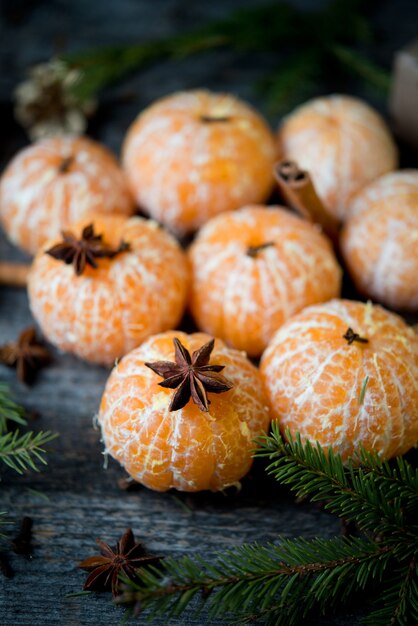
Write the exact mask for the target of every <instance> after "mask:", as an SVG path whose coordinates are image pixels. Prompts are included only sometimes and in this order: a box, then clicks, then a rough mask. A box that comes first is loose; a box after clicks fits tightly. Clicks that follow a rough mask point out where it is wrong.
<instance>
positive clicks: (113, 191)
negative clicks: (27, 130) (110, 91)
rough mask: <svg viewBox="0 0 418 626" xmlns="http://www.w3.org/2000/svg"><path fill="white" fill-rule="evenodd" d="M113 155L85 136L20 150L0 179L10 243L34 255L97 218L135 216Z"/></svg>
mask: <svg viewBox="0 0 418 626" xmlns="http://www.w3.org/2000/svg"><path fill="white" fill-rule="evenodd" d="M134 210H135V209H134V202H133V198H132V196H131V194H130V192H129V189H128V185H127V182H126V178H125V175H124V173H123V172H122V170H121V169H120V168H119V165H118V164H117V161H116V159H115V157H114V156H113V154H112V153H111V152H110V151H109V150H108V149H107V148H105V147H104V146H102V145H100V144H99V143H97V142H95V141H92V140H91V139H87V138H86V137H54V138H51V139H45V140H43V141H40V142H38V143H35V144H33V145H31V146H28V147H27V148H24V149H23V150H21V151H20V152H19V153H18V154H17V155H16V156H15V157H14V159H13V160H12V161H11V163H10V164H9V165H8V167H7V168H6V170H5V171H4V173H3V175H2V178H1V180H0V219H1V222H2V224H3V227H4V230H5V231H6V234H7V235H8V237H9V238H10V240H11V241H12V242H13V243H15V244H16V245H18V246H19V247H21V248H22V249H24V250H26V252H29V253H30V254H34V253H35V252H36V251H37V250H38V249H39V248H40V246H41V245H42V244H43V243H44V242H45V241H47V240H48V239H51V238H52V237H56V236H57V235H58V234H59V232H60V230H61V229H63V228H66V227H67V226H68V225H69V224H71V223H73V222H76V221H79V220H82V219H84V218H86V217H87V218H88V217H89V216H90V215H92V214H93V213H97V212H100V213H106V214H109V213H121V214H123V215H131V214H132V213H134Z"/></svg>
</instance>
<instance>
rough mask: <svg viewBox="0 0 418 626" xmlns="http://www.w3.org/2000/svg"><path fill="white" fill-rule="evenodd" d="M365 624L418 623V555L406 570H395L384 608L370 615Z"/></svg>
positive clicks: (405, 625)
mask: <svg viewBox="0 0 418 626" xmlns="http://www.w3.org/2000/svg"><path fill="white" fill-rule="evenodd" d="M405 616H408V617H405ZM364 623H365V624H366V625H368V626H387V625H388V624H389V625H390V626H392V625H393V626H407V624H417V623H418V553H417V554H415V555H414V556H413V557H412V559H411V561H410V563H409V564H408V566H407V568H406V570H405V568H397V569H395V570H394V572H393V574H392V577H391V580H390V582H389V585H388V588H387V590H386V592H385V598H384V606H383V607H379V608H376V609H375V610H374V611H372V612H371V613H369V615H368V616H367V617H366V618H365V619H364Z"/></svg>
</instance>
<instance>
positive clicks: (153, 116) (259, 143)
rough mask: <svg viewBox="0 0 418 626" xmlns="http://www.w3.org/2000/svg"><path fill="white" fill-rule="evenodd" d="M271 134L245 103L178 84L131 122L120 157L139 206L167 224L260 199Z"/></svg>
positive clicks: (267, 180) (190, 224)
mask: <svg viewBox="0 0 418 626" xmlns="http://www.w3.org/2000/svg"><path fill="white" fill-rule="evenodd" d="M275 158H276V147H275V143H274V137H273V135H272V133H271V131H270V129H269V128H268V126H267V124H266V122H265V121H264V120H263V119H262V118H261V116H260V115H259V114H258V113H257V112H256V111H255V110H253V109H252V108H251V107H250V106H249V105H247V104H245V103H244V102H241V101H240V100H238V99H237V98H234V97H233V96H230V95H227V94H214V93H211V92H209V91H204V90H201V91H190V92H180V93H176V94H173V95H171V96H168V97H166V98H163V99H162V100H159V101H158V102H156V103H154V104H153V105H152V106H151V107H149V108H148V109H146V110H145V111H144V112H143V113H142V114H141V115H140V116H139V117H138V118H137V120H136V121H135V122H134V123H133V124H132V126H131V128H130V129H129V132H128V134H127V137H126V139H125V143H124V147H123V165H124V168H125V170H126V172H127V175H128V178H129V181H130V185H131V189H132V191H133V194H134V196H135V198H136V200H137V202H138V204H139V205H140V206H142V208H143V209H144V210H145V211H147V212H148V213H149V214H150V215H151V216H152V217H153V218H155V219H156V220H158V221H159V222H162V223H163V224H165V225H166V226H168V227H169V228H170V229H171V230H172V231H173V232H175V233H177V234H179V235H184V234H186V233H189V232H192V231H194V230H196V229H197V228H199V227H200V226H201V225H202V224H204V223H205V222H206V221H207V220H209V219H210V218H211V217H213V216H214V215H217V214H218V213H221V212H224V211H229V210H233V209H237V208H239V207H241V206H243V205H244V204H248V203H252V202H263V201H264V200H266V199H267V197H268V195H269V193H270V192H271V190H272V187H273V164H274V161H275Z"/></svg>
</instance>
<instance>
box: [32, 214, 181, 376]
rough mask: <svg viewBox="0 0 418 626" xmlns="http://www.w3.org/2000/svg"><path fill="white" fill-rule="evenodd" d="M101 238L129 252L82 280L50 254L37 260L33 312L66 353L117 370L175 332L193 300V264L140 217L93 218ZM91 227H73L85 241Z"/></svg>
mask: <svg viewBox="0 0 418 626" xmlns="http://www.w3.org/2000/svg"><path fill="white" fill-rule="evenodd" d="M93 223H94V229H95V232H96V233H99V234H103V238H104V241H105V242H106V243H107V244H108V245H110V246H112V247H117V246H118V245H119V244H120V242H121V241H124V242H126V243H128V244H129V250H128V251H126V252H122V253H120V254H118V255H117V256H115V257H114V258H112V259H106V258H103V259H102V258H98V259H96V261H97V264H98V267H97V269H94V268H92V267H90V266H86V268H85V270H84V271H83V274H82V275H81V276H76V274H75V271H74V268H73V266H72V265H65V264H64V263H63V262H62V261H60V260H57V259H54V258H52V257H51V256H49V255H48V254H46V253H45V250H47V249H49V248H50V247H52V246H53V245H54V244H56V243H57V242H58V240H52V241H50V242H47V243H46V244H45V246H44V248H43V249H42V250H40V251H39V252H38V254H37V256H36V257H35V260H34V263H33V266H32V269H31V271H30V274H29V279H28V292H29V300H30V306H31V310H32V313H33V315H34V317H35V319H36V320H37V321H38V323H39V325H40V326H41V328H42V330H43V332H44V334H45V336H46V337H47V338H48V339H49V341H51V343H53V344H54V345H56V346H58V347H59V348H60V349H61V350H64V351H65V352H72V353H74V354H77V355H78V356H80V357H81V358H83V359H86V360H88V361H92V362H95V363H102V364H107V365H111V364H113V362H114V360H115V359H116V358H118V357H121V356H122V355H124V354H126V352H129V351H130V350H132V349H133V348H135V347H136V346H137V345H139V344H140V343H141V341H143V340H144V339H145V338H146V337H148V336H149V335H151V334H153V333H156V332H160V331H163V330H167V329H168V328H171V327H173V326H175V325H176V324H177V323H178V322H179V321H180V319H181V317H182V314H183V311H184V307H185V303H186V297H187V289H188V281H189V272H188V267H187V260H186V258H185V255H184V253H183V251H182V250H181V248H180V246H179V245H178V243H177V242H176V241H175V240H174V239H173V238H172V237H171V236H170V235H169V234H168V233H166V232H165V231H164V230H163V229H161V228H160V227H159V226H158V225H157V224H156V223H155V222H152V221H150V220H145V219H142V218H138V217H133V218H130V219H126V218H124V217H122V216H103V215H99V216H97V217H94V218H93ZM85 225H86V223H85V222H81V223H79V224H78V225H75V226H72V227H71V229H72V230H73V231H74V232H75V233H76V234H77V235H78V236H80V234H81V232H82V229H83V227H84V226H85Z"/></svg>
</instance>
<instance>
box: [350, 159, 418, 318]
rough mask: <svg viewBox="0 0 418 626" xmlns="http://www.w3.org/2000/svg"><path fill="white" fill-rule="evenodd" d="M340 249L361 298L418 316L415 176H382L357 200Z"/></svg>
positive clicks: (417, 183) (417, 186)
mask: <svg viewBox="0 0 418 626" xmlns="http://www.w3.org/2000/svg"><path fill="white" fill-rule="evenodd" d="M341 249H342V252H343V255H344V259H345V262H346V263H347V267H348V270H349V272H350V274H351V276H352V278H353V280H354V282H355V285H356V287H357V289H358V290H359V291H360V292H361V293H363V294H364V295H366V296H368V297H370V298H373V299H374V300H377V301H378V302H382V303H383V304H385V305H387V306H389V307H391V308H394V309H404V310H409V311H418V252H417V251H418V170H405V171H400V172H393V173H391V174H386V175H385V176H382V177H381V178H379V179H377V180H376V181H374V182H373V183H371V184H370V185H368V186H367V187H366V188H365V189H363V190H362V191H361V192H359V193H358V194H357V196H356V197H355V199H354V202H353V203H352V205H351V207H350V215H349V218H348V220H347V222H346V224H345V227H344V229H343V232H342V236H341Z"/></svg>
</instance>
